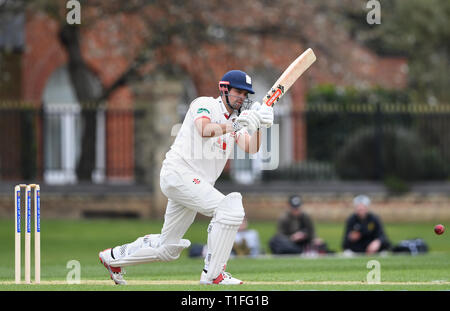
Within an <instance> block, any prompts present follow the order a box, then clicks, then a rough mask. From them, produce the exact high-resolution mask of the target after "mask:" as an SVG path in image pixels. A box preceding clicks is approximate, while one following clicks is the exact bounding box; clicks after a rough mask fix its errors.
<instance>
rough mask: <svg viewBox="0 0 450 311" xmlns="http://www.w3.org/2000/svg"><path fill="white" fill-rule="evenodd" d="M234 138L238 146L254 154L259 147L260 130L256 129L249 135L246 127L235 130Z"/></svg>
mask: <svg viewBox="0 0 450 311" xmlns="http://www.w3.org/2000/svg"><path fill="white" fill-rule="evenodd" d="M235 140H236V143H237V145H238V146H239V148H241V149H242V150H244V151H245V152H247V153H250V154H255V153H257V152H258V151H259V148H260V147H261V131H260V130H257V131H255V132H254V133H253V134H252V135H251V136H250V134H249V133H248V132H247V130H246V129H242V130H240V131H238V132H236V137H235Z"/></svg>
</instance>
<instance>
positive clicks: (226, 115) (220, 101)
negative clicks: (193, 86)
mask: <svg viewBox="0 0 450 311" xmlns="http://www.w3.org/2000/svg"><path fill="white" fill-rule="evenodd" d="M216 99H217V100H218V101H219V103H220V104H221V105H220V109H221V110H222V113H223V115H224V116H225V118H226V119H227V120H228V119H229V118H230V117H231V115H232V114H233V113H234V110H233V112H232V113H231V114H230V113H228V110H227V108H226V107H225V104H224V103H223V102H222V99H221V98H220V96H219V97H217V98H216Z"/></svg>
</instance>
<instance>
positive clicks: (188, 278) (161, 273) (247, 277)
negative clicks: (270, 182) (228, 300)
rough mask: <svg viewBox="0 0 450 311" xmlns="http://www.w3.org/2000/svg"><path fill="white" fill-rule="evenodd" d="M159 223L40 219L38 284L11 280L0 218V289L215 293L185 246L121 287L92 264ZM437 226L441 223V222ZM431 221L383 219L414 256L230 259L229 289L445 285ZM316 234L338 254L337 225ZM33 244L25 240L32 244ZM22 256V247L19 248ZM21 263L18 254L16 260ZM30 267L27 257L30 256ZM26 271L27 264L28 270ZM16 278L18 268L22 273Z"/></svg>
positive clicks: (138, 270) (198, 228) (448, 275)
mask: <svg viewBox="0 0 450 311" xmlns="http://www.w3.org/2000/svg"><path fill="white" fill-rule="evenodd" d="M161 225H162V222H161V221H144V220H82V221H78V220H77V221H71V220H47V219H43V220H42V223H41V227H42V233H41V245H42V246H41V248H42V249H41V253H42V259H41V262H42V267H41V279H42V284H40V285H16V284H14V239H13V231H14V229H13V228H14V223H13V221H11V220H5V219H0V241H1V242H2V243H1V246H0V290H1V291H9V290H13V291H14V290H50V291H53V290H64V291H72V290H73V291H78V290H83V291H91V290H95V291H97V290H107V291H110V290H120V291H122V290H139V291H142V290H157V291H172V290H173V291H183V290H190V291H195V290H200V291H213V290H223V287H215V286H200V285H198V284H197V282H198V280H199V276H200V272H201V269H202V267H203V260H202V259H192V258H188V257H187V251H184V252H183V254H182V256H181V257H180V258H179V259H178V260H176V261H173V262H166V263H161V262H156V263H151V264H146V265H140V266H133V267H128V268H127V275H126V276H125V278H126V280H127V281H128V282H129V285H127V286H113V283H112V281H111V280H109V277H108V275H107V272H106V270H105V269H104V268H103V266H102V265H101V264H100V263H99V260H98V252H99V251H100V250H103V249H105V248H108V247H111V246H115V245H119V244H122V243H127V242H130V241H133V240H134V239H136V238H137V237H138V236H143V235H145V234H147V233H158V232H159V231H160V229H161ZM207 225H208V223H207V222H205V221H197V222H195V223H194V224H193V225H192V227H191V228H190V229H189V231H188V232H187V234H186V238H187V239H189V240H191V242H193V243H204V242H205V240H206V228H207ZM444 225H445V224H444ZM433 227H434V224H433V223H418V224H386V231H387V234H388V236H389V238H390V239H391V241H392V242H393V243H394V244H395V243H397V242H399V241H400V240H402V239H408V238H416V237H420V238H423V239H425V241H426V242H427V243H428V245H429V246H430V252H429V253H428V254H426V255H420V256H404V255H387V256H375V257H365V256H362V257H354V258H345V257H342V256H340V255H335V256H327V257H320V258H301V257H299V256H289V257H275V256H270V255H266V256H263V257H261V258H257V259H250V258H233V259H231V260H230V261H229V263H228V267H227V271H230V272H232V273H233V275H235V276H236V277H238V278H240V279H243V280H244V281H245V283H246V284H244V285H241V286H233V288H232V290H243V291H260V290H264V291H266V290H267V291H273V290H274V291H291V290H333V291H334V290H339V291H341V290H364V291H366V290H421V291H422V290H426V291H428V290H430V291H435V290H439V291H440V290H450V243H449V242H450V239H449V235H448V233H445V234H443V235H441V236H437V235H435V234H434V232H433ZM250 228H254V229H257V230H258V232H259V233H260V237H261V241H262V243H263V246H264V247H265V250H266V253H269V252H268V248H267V242H268V240H269V238H270V237H271V236H272V235H273V234H274V232H275V224H274V223H273V222H258V223H250ZM316 230H317V234H318V236H320V237H321V238H323V239H324V240H325V241H326V242H327V243H328V245H329V247H330V248H331V249H333V250H335V251H338V252H340V251H341V249H340V242H341V238H342V231H343V224H335V223H318V224H316ZM32 245H33V244H32ZM22 254H23V249H22ZM372 259H375V260H377V261H378V262H379V263H380V271H381V283H380V284H368V283H367V274H368V273H369V272H370V271H371V270H370V269H368V268H367V263H368V262H369V260H372ZM22 260H23V257H22ZM71 260H77V261H78V262H79V263H80V265H81V284H71V285H69V284H67V283H66V277H67V275H68V273H69V271H71V269H73V267H69V268H68V267H67V264H68V262H69V261H71ZM32 267H33V260H32ZM32 271H33V268H32ZM22 276H23V270H22Z"/></svg>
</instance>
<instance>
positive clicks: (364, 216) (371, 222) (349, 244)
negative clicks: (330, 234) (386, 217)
mask: <svg viewBox="0 0 450 311" xmlns="http://www.w3.org/2000/svg"><path fill="white" fill-rule="evenodd" d="M353 206H354V209H355V212H354V213H353V214H352V215H351V216H350V217H349V218H348V219H347V222H346V226H345V234H344V239H343V243H342V248H343V249H344V252H355V253H365V254H367V255H371V254H375V253H378V252H380V251H384V250H388V249H389V248H390V242H389V240H388V238H387V236H386V234H385V232H384V229H383V224H382V222H381V220H380V218H379V217H378V216H377V215H375V214H374V213H372V212H370V211H369V206H370V199H369V197H367V196H365V195H358V196H356V197H355V198H354V199H353Z"/></svg>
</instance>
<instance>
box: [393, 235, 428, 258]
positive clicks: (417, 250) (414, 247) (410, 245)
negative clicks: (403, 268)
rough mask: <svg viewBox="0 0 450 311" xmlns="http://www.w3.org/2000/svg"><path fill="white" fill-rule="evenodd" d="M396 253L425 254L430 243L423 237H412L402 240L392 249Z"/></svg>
mask: <svg viewBox="0 0 450 311" xmlns="http://www.w3.org/2000/svg"><path fill="white" fill-rule="evenodd" d="M392 251H393V252H394V253H408V254H411V255H418V254H425V253H427V252H428V245H427V243H426V242H425V241H424V240H423V239H418V238H417V239H410V240H403V241H400V243H398V244H397V245H396V246H394V248H393V249H392Z"/></svg>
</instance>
